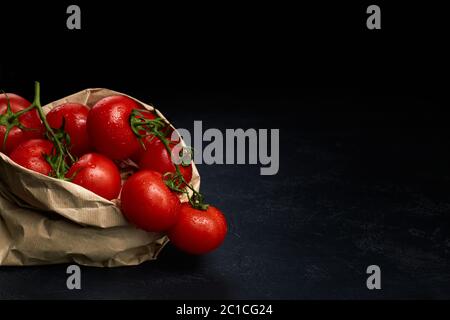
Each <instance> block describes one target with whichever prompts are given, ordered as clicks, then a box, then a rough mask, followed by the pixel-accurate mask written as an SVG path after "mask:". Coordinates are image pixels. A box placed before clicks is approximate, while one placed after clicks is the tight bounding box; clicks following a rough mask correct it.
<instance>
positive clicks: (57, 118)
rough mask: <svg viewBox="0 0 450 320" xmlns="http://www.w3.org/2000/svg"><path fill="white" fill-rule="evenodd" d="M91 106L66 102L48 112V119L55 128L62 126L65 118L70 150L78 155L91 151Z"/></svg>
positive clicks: (65, 129)
mask: <svg viewBox="0 0 450 320" xmlns="http://www.w3.org/2000/svg"><path fill="white" fill-rule="evenodd" d="M88 114H89V108H88V107H86V106H85V105H82V104H80V103H65V104H62V105H59V106H57V107H55V108H53V109H52V110H51V111H50V112H49V113H47V116H46V118H47V121H48V123H49V125H50V126H51V127H52V128H54V129H59V128H61V126H62V124H63V119H64V131H65V132H66V133H67V134H68V135H69V137H70V147H69V151H70V152H71V153H72V154H73V155H74V156H76V157H80V156H82V155H83V154H85V153H87V152H89V150H90V143H89V135H88V132H87V124H86V123H87V118H88Z"/></svg>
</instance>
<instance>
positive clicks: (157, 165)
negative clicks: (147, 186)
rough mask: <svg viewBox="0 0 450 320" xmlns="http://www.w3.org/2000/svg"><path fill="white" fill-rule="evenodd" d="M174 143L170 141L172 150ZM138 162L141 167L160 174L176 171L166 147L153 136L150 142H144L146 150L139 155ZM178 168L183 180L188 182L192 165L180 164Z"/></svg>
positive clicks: (190, 177)
mask: <svg viewBox="0 0 450 320" xmlns="http://www.w3.org/2000/svg"><path fill="white" fill-rule="evenodd" d="M176 145H177V144H176V143H171V144H170V147H171V149H172V150H173V149H174V148H175V147H176ZM138 164H139V167H140V168H141V169H148V170H153V171H157V172H160V173H162V174H165V173H167V172H172V173H175V172H176V169H175V165H174V164H173V162H172V157H171V154H170V153H169V152H167V149H166V147H165V146H164V144H163V143H162V142H161V140H159V139H158V138H154V139H153V140H152V142H151V143H148V144H146V151H145V152H144V153H143V155H142V156H141V158H140V160H139V162H138ZM179 168H180V172H181V174H182V175H183V177H184V180H186V182H187V183H189V182H190V181H191V179H192V165H191V164H189V165H188V166H183V165H182V164H180V165H179Z"/></svg>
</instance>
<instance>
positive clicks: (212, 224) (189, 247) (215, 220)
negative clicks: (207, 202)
mask: <svg viewBox="0 0 450 320" xmlns="http://www.w3.org/2000/svg"><path fill="white" fill-rule="evenodd" d="M227 230H228V227H227V221H226V219H225V216H224V215H223V213H222V212H221V211H220V210H219V209H217V208H216V207H213V206H209V207H208V209H207V210H199V209H194V208H192V207H191V206H190V204H189V203H183V204H182V205H181V208H180V212H179V215H178V221H177V223H176V224H175V225H174V227H172V228H171V229H170V230H169V232H168V236H169V239H170V241H172V243H173V244H174V245H175V246H176V247H177V248H179V249H180V250H182V251H185V252H187V253H190V254H205V253H208V252H210V251H212V250H214V249H216V248H217V247H219V246H220V245H221V244H222V242H223V241H224V239H225V236H226V234H227Z"/></svg>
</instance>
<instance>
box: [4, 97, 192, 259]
mask: <svg viewBox="0 0 450 320" xmlns="http://www.w3.org/2000/svg"><path fill="white" fill-rule="evenodd" d="M117 94H120V95H124V94H122V93H119V92H115V91H112V90H108V89H87V90H83V91H81V92H78V93H75V94H73V95H71V96H68V97H65V98H63V99H60V100H58V101H55V102H52V103H50V104H48V105H46V106H44V111H45V112H48V111H49V110H51V109H52V108H53V107H55V106H57V105H60V104H62V103H65V102H78V103H82V104H84V105H87V106H88V107H92V106H93V105H94V104H95V103H96V102H97V101H98V100H100V99H102V98H104V97H106V96H110V95H117ZM130 98H132V97H130ZM132 99H133V100H135V101H137V102H138V103H139V104H140V105H142V106H143V107H144V108H146V109H148V110H153V109H154V108H153V107H152V106H150V105H147V104H145V103H143V102H141V101H139V100H137V99H134V98H132ZM156 111H157V113H158V115H159V116H161V117H163V118H164V116H163V115H162V114H161V113H160V112H159V111H158V110H156ZM164 119H165V118H164ZM183 144H184V142H183ZM192 166H193V172H192V180H191V184H192V185H193V187H194V189H196V190H197V191H198V190H199V188H200V176H199V173H198V171H197V168H196V167H195V164H194V163H192ZM121 170H122V171H121V173H122V176H123V178H124V179H125V178H126V177H127V175H129V174H130V172H129V167H128V169H123V168H122V169H121ZM181 200H182V201H186V200H187V199H186V198H185V197H183V198H182V199H181ZM167 242H168V239H167V237H166V236H165V235H164V234H162V233H152V232H145V231H143V230H140V229H137V228H136V227H134V226H133V225H130V224H129V223H128V222H127V221H126V219H125V218H124V216H123V215H122V213H121V212H120V206H119V200H118V199H116V200H113V201H109V200H106V199H104V198H102V197H100V196H98V195H96V194H95V193H93V192H91V191H89V190H87V189H84V188H83V187H81V186H78V185H76V184H74V183H71V182H68V181H62V180H58V179H55V178H51V177H47V176H44V175H42V174H39V173H36V172H34V171H31V170H28V169H25V168H23V167H21V166H19V165H17V164H16V163H14V162H13V161H12V160H11V159H10V158H9V157H8V156H6V155H5V154H3V153H1V152H0V265H5V266H24V265H40V264H56V263H70V262H75V263H78V264H80V265H86V266H98V267H117V266H129V265H137V264H140V263H142V262H144V261H147V260H152V259H156V257H157V256H158V253H159V252H160V251H161V249H162V248H163V247H164V245H165V244H166V243H167Z"/></svg>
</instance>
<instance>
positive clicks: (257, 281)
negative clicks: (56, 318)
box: [0, 1, 450, 299]
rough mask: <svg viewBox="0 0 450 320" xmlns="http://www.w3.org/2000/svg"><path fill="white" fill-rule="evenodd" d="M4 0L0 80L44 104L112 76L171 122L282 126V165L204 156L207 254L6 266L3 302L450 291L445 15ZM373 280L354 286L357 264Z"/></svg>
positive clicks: (410, 8)
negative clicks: (219, 221)
mask: <svg viewBox="0 0 450 320" xmlns="http://www.w3.org/2000/svg"><path fill="white" fill-rule="evenodd" d="M77 3H78V4H79V5H80V6H81V10H82V30H80V31H70V30H67V29H66V27H65V22H66V17H67V15H66V14H65V10H66V8H67V5H69V4H71V3H65V2H64V1H63V2H58V3H53V2H48V3H45V2H40V3H39V4H37V3H35V4H28V3H20V2H14V3H8V4H5V5H4V6H3V4H2V13H1V17H2V18H1V19H0V30H1V31H2V42H1V45H0V87H1V88H3V89H4V90H5V91H8V92H16V93H19V94H21V95H23V96H25V97H27V98H29V99H31V98H32V90H33V81H34V80H39V81H41V86H42V100H43V102H49V101H53V100H55V99H57V98H60V97H63V96H66V95H68V94H71V93H74V92H76V91H79V90H82V89H85V88H88V87H106V88H110V89H114V90H118V91H121V92H125V93H127V94H129V95H131V96H134V97H136V98H138V99H140V100H143V101H146V102H150V103H153V104H154V105H156V107H157V108H159V109H160V110H161V111H162V112H163V113H164V114H165V115H166V116H167V117H168V118H169V119H171V121H172V122H173V123H174V124H175V125H176V126H177V127H183V128H188V129H190V128H192V126H193V121H194V120H202V121H203V127H204V129H206V128H208V127H211V128H219V129H225V128H244V129H245V128H280V148H281V151H280V171H279V173H278V175H275V176H260V175H259V167H258V166H247V165H239V166H238V165H234V166H230V165H228V166H220V165H215V166H205V165H201V166H199V170H200V172H201V176H202V191H203V192H204V193H205V194H206V195H207V197H208V200H209V201H210V202H211V203H213V204H215V205H216V206H218V207H220V208H221V209H222V210H223V211H224V212H225V213H226V215H227V218H228V221H229V224H230V232H229V235H228V237H227V239H226V241H225V243H224V245H223V246H222V247H221V248H220V249H219V250H217V251H216V252H214V253H211V254H209V255H207V256H202V257H191V256H187V255H184V254H182V253H180V252H178V251H177V250H176V249H175V248H173V247H172V246H171V245H168V246H167V247H166V248H165V249H164V250H163V252H162V253H161V255H160V258H159V259H158V260H157V261H153V262H148V263H145V264H143V265H141V266H137V267H130V268H120V269H96V268H86V267H84V268H82V286H83V289H82V290H80V291H76V292H75V291H73V292H72V291H68V290H67V289H66V287H65V281H66V274H65V270H66V269H65V268H66V266H46V267H27V268H1V269H0V298H3V299H10V298H14V299H25V298H61V299H66V298H134V299H142V298H164V299H170V298H182V299H184V298H230V299H232V298H250V299H271V298H272V299H299V298H301V299H303V298H306V299H310V298H332V299H372V298H450V274H449V270H450V260H449V258H450V233H449V232H450V218H449V215H450V197H449V193H450V152H449V150H450V148H449V147H450V146H449V144H450V143H449V142H448V141H449V140H448V132H449V125H448V119H449V118H450V114H449V113H448V101H447V100H448V99H447V92H448V56H449V55H448V49H447V43H446V42H448V40H447V39H448V32H447V26H446V23H445V21H446V19H445V10H444V9H443V8H442V7H441V5H438V4H433V3H430V2H423V3H412V2H403V3H397V5H395V6H394V5H393V4H392V3H389V4H388V3H383V2H377V3H376V4H378V5H380V7H381V11H382V30H373V31H371V30H368V29H367V28H366V25H365V21H366V18H367V14H366V13H365V11H366V8H367V6H368V5H370V4H372V3H371V2H368V3H364V2H362V3H359V4H356V3H354V4H342V3H339V4H336V3H332V2H330V3H327V2H322V1H320V2H316V4H315V5H312V4H308V5H307V4H303V3H302V4H300V5H294V4H289V3H288V2H283V1H281V2H280V1H277V2H269V3H261V2H254V3H252V2H247V4H246V5H245V6H244V5H243V4H242V3H240V2H230V1H219V2H214V5H213V4H211V3H210V2H196V3H189V4H176V3H168V4H166V5H164V4H157V5H156V4H151V5H144V4H142V3H141V2H133V1H127V2H118V3H117V4H115V3H111V2H104V3H103V4H102V2H100V1H99V2H95V3H96V4H95V5H94V4H93V3H91V2H87V1H77ZM371 264H377V265H379V266H380V267H381V270H382V290H379V291H369V290H367V288H366V285H365V283H366V278H367V275H366V273H365V270H366V268H367V266H368V265H371Z"/></svg>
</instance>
